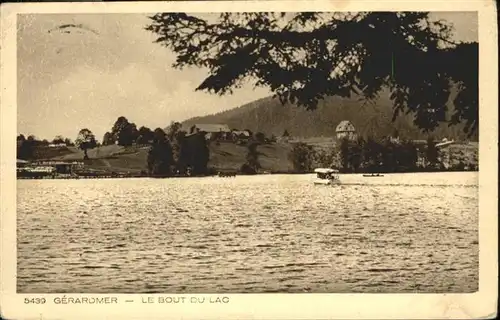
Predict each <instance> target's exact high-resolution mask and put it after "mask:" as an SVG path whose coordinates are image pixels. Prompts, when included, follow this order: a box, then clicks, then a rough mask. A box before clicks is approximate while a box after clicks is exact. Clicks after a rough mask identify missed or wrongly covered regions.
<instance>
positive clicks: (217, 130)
mask: <svg viewBox="0 0 500 320" xmlns="http://www.w3.org/2000/svg"><path fill="white" fill-rule="evenodd" d="M190 131H191V132H190V133H193V132H204V133H205V138H206V139H207V140H212V139H214V138H217V139H221V140H229V139H231V130H230V129H229V126H228V125H226V124H195V125H194V126H192V127H191V128H190Z"/></svg>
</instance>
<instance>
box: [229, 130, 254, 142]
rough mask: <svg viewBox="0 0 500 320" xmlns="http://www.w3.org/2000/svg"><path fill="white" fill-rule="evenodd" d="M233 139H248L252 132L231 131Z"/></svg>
mask: <svg viewBox="0 0 500 320" xmlns="http://www.w3.org/2000/svg"><path fill="white" fill-rule="evenodd" d="M231 135H232V139H233V141H238V140H245V141H246V140H249V139H250V138H251V137H252V133H251V132H250V131H248V130H236V129H233V130H232V131H231Z"/></svg>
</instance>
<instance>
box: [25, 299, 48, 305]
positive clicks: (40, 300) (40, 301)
mask: <svg viewBox="0 0 500 320" xmlns="http://www.w3.org/2000/svg"><path fill="white" fill-rule="evenodd" d="M45 302H46V300H45V298H31V299H30V298H24V303H25V304H31V303H33V304H44V303H45Z"/></svg>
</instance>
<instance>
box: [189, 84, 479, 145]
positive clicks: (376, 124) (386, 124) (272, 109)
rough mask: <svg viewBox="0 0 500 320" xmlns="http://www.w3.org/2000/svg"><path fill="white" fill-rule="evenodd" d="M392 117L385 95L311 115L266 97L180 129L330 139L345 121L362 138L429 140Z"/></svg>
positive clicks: (458, 136)
mask: <svg viewBox="0 0 500 320" xmlns="http://www.w3.org/2000/svg"><path fill="white" fill-rule="evenodd" d="M455 95H456V92H453V91H452V95H451V96H450V101H451V100H452V99H453V98H454V96H455ZM449 107H450V108H453V105H452V104H451V103H449ZM392 115H393V103H392V101H390V99H389V94H388V93H387V92H384V93H382V94H381V95H380V98H379V99H378V100H376V101H374V102H373V103H364V101H362V100H361V99H360V98H359V97H352V98H341V97H337V96H332V97H327V98H325V99H323V100H321V101H320V102H319V105H318V108H317V109H316V110H314V111H308V110H306V109H304V108H301V107H297V106H295V105H291V104H289V103H287V104H285V105H282V104H281V103H280V101H279V100H278V99H277V98H276V99H274V98H273V97H266V98H262V99H258V100H255V101H253V102H251V103H248V104H245V105H242V106H240V107H236V108H233V109H230V110H227V111H223V112H219V113H216V114H212V115H207V116H201V117H194V118H191V119H188V120H186V121H184V122H183V123H182V125H183V127H184V128H189V127H190V126H192V125H193V124H210V123H213V124H216V123H217V124H227V125H228V126H229V127H230V128H232V129H240V130H242V129H249V130H252V131H253V132H259V131H260V132H263V133H265V134H266V135H271V134H274V135H276V136H281V135H282V134H283V132H284V131H285V130H287V131H288V132H289V133H290V135H292V136H296V137H304V138H309V137H320V136H334V135H335V128H336V126H337V125H338V124H339V123H340V122H341V121H342V120H349V121H350V122H352V123H353V125H354V126H355V127H356V130H357V131H358V133H359V134H361V135H363V136H368V135H369V136H378V137H381V136H387V135H391V134H392V133H393V132H394V129H397V130H398V132H399V135H400V137H401V138H406V139H426V138H427V137H428V136H429V134H426V133H423V132H421V131H420V130H419V129H418V128H417V127H416V126H415V125H414V124H413V122H412V121H413V116H412V115H411V114H409V115H403V114H400V115H399V116H398V117H397V119H396V121H395V122H392V121H391V120H392ZM430 135H432V136H433V137H435V138H445V137H446V138H448V139H455V140H463V139H466V138H467V135H466V134H465V133H464V132H463V125H461V124H459V125H456V126H451V127H449V126H448V125H447V124H442V125H441V126H440V127H438V128H437V129H436V130H434V132H432V133H431V134H430ZM473 140H474V139H473Z"/></svg>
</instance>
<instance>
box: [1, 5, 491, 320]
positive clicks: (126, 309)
mask: <svg viewBox="0 0 500 320" xmlns="http://www.w3.org/2000/svg"><path fill="white" fill-rule="evenodd" d="M312 10H313V11H328V10H330V11H420V10H421V11H478V14H479V16H478V21H479V50H480V72H479V83H480V85H479V87H480V90H479V94H480V105H481V108H480V126H479V128H480V134H479V137H480V143H479V163H480V172H479V192H480V196H479V208H480V213H479V214H480V217H479V230H480V231H479V247H480V253H479V254H480V259H479V260H480V270H479V291H478V292H476V293H473V294H227V295H221V294H219V295H194V294H193V295H189V294H186V295H169V294H165V295H147V294H139V295H123V294H116V295H115V294H111V295H102V294H98V295H88V294H66V295H63V294H46V295H31V294H30V295H27V294H16V263H15V261H16V176H15V166H16V164H15V154H16V148H15V139H13V138H14V137H15V136H16V135H17V131H16V119H17V109H16V92H17V88H16V87H17V85H16V79H17V75H16V63H15V62H16V50H17V49H16V48H17V47H16V14H18V13H146V12H151V13H154V12H160V11H184V12H193V13H194V12H217V11H218V12H221V11H312ZM495 10H496V8H495V3H494V2H493V1H482V0H478V1H443V0H442V1H440V2H437V1H411V2H410V1H407V2H402V1H387V0H380V1H358V2H354V1H245V2H243V1H218V2H215V1H199V2H183V1H175V2H121V3H116V2H115V3H102V2H98V3H30V4H28V3H25V4H22V3H21V4H2V6H1V14H2V20H1V23H2V24H1V31H2V34H1V35H2V36H1V82H0V83H1V86H2V87H1V90H2V94H1V109H0V125H1V127H0V137H1V144H0V148H1V149H0V151H1V152H0V164H1V174H0V192H1V193H0V194H1V201H0V212H1V261H2V263H1V265H0V268H1V269H0V271H1V272H0V279H1V282H0V284H1V296H0V308H1V309H0V310H1V312H2V316H3V317H5V318H10V319H14V318H15V319H28V318H37V319H40V318H47V319H63V318H64V319H79V318H89V317H92V318H93V317H103V316H108V317H113V316H117V317H118V316H119V317H128V318H145V317H146V318H151V319H165V318H166V317H168V318H183V319H214V318H218V319H226V318H227V319H234V318H253V319H334V318H335V319H339V318H342V319H373V318H381V319H402V318H411V319H417V318H419V319H449V318H462V319H470V318H477V317H487V316H489V315H492V313H493V312H495V311H496V300H497V298H496V297H497V293H498V288H497V268H498V266H497V260H498V258H497V251H498V250H497V236H498V233H497V219H498V212H497V206H496V204H497V201H498V197H497V195H498V192H497V190H498V189H497V187H498V186H497V180H496V177H497V163H498V158H497V141H498V135H497V134H498V110H497V106H498V83H497V79H498V78H497V73H496V72H497V70H498V61H497V57H498V52H497V45H496V41H497V28H496V23H497V22H496V13H495ZM37 297H38V298H44V299H46V301H47V303H45V304H31V303H29V304H25V302H24V299H25V298H27V299H34V298H37ZM84 297H87V298H88V299H99V301H100V302H97V301H98V300H93V301H94V302H95V303H93V304H74V303H63V302H69V300H68V298H73V299H75V298H80V299H81V298H84ZM105 297H108V299H107V301H108V302H110V303H106V299H105ZM167 297H176V298H180V297H185V301H186V299H187V300H188V301H189V300H190V299H191V298H192V297H198V298H200V297H206V299H209V300H206V301H210V299H213V300H214V301H216V299H217V298H219V302H217V303H210V302H206V303H203V304H199V303H191V302H190V301H189V302H188V303H176V304H174V303H159V299H161V298H163V299H164V300H165V299H168V298H167ZM224 297H227V298H228V299H229V300H228V302H227V303H225V302H223V298H224ZM64 298H66V299H65V300H64ZM113 298H116V299H117V301H118V303H116V304H115V303H113V302H112V301H113ZM149 298H152V299H153V301H154V303H149V302H148V301H149ZM54 299H58V300H57V301H59V303H57V302H56V301H55V300H54ZM125 300H134V302H125ZM88 301H89V300H88ZM226 301H227V300H226ZM73 302H74V300H73ZM101 302H102V303H101Z"/></svg>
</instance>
